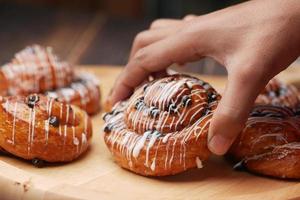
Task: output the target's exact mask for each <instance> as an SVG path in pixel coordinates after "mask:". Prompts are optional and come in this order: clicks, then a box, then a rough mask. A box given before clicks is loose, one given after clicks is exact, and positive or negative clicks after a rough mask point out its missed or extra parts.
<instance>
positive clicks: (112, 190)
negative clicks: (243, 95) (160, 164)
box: [0, 67, 300, 200]
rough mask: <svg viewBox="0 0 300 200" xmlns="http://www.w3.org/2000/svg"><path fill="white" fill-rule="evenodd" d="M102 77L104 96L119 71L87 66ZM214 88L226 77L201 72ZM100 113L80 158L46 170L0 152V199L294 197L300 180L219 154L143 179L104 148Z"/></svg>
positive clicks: (299, 189)
mask: <svg viewBox="0 0 300 200" xmlns="http://www.w3.org/2000/svg"><path fill="white" fill-rule="evenodd" d="M84 69H85V70H87V71H90V72H93V73H94V74H96V75H97V76H98V77H99V78H100V80H101V90H102V94H103V96H104V98H105V97H106V95H107V94H108V92H109V90H110V88H111V87H112V85H113V83H114V80H115V78H116V77H117V75H118V73H119V72H120V70H121V69H120V68H117V67H98V68H96V67H85V68H84ZM201 78H203V79H204V80H206V81H208V82H210V83H211V84H212V85H213V86H215V87H216V88H217V89H221V88H222V87H224V84H225V81H226V78H224V77H213V76H201ZM102 125H103V122H102V119H101V113H100V114H98V115H97V116H95V117H94V118H93V126H94V136H93V140H92V145H91V148H90V150H89V151H88V152H87V153H86V154H85V155H84V156H82V157H81V158H80V159H79V160H77V161H75V162H72V163H69V164H65V165H54V166H48V167H45V168H35V167H33V166H32V165H31V164H30V163H28V162H25V161H23V160H20V159H16V158H13V157H10V156H5V155H1V156H0V199H1V200H6V199H12V200H17V199H24V200H27V199H28V200H32V199H46V200H60V199H70V200H74V199H88V200H90V199H92V200H93V199H101V200H105V199H173V200H176V199H254V198H255V199H262V198H264V199H294V198H296V197H300V184H299V183H298V182H295V181H294V182H293V181H282V180H276V179H270V178H266V177H259V176H255V175H253V174H249V173H247V172H237V171H233V170H232V168H231V165H230V164H229V163H228V162H227V161H226V160H224V159H223V158H220V157H213V158H212V159H211V160H210V161H209V162H206V163H204V164H205V166H204V168H203V169H195V170H191V171H188V172H186V173H182V174H179V175H176V176H169V177H163V178H147V177H142V176H139V175H136V174H133V173H131V172H129V171H126V170H123V169H121V168H120V167H119V166H118V165H116V164H115V163H114V162H113V160H112V157H111V155H110V153H109V151H108V150H107V148H106V146H105V144H104V142H103V137H102V136H103V135H102Z"/></svg>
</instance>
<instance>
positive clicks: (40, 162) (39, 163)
mask: <svg viewBox="0 0 300 200" xmlns="http://www.w3.org/2000/svg"><path fill="white" fill-rule="evenodd" d="M31 163H32V164H33V165H34V166H35V167H37V168H42V167H44V166H45V162H44V161H43V160H40V159H38V158H34V159H32V160H31Z"/></svg>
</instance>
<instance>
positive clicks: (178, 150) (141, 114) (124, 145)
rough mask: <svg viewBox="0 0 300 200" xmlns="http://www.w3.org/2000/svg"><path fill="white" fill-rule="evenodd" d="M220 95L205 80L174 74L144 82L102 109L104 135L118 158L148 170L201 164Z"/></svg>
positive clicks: (157, 173) (138, 170)
mask: <svg viewBox="0 0 300 200" xmlns="http://www.w3.org/2000/svg"><path fill="white" fill-rule="evenodd" d="M219 99H220V95H219V94H218V93H217V92H216V91H215V90H214V89H213V88H212V87H211V86H210V85H209V84H208V83H206V82H203V81H201V80H199V79H197V78H194V77H190V76H186V75H172V76H168V77H166V78H162V79H159V80H154V81H152V82H150V83H146V84H145V85H143V86H141V87H140V88H139V89H137V90H136V91H135V92H134V94H133V95H132V97H131V98H130V99H129V100H128V101H123V102H120V103H118V104H116V105H115V106H114V108H113V109H112V111H111V112H110V113H107V114H106V115H104V120H105V122H106V123H105V128H104V132H105V134H104V140H105V143H106V145H107V147H108V148H109V150H110V151H111V153H112V154H113V156H114V158H115V160H116V162H117V163H118V164H119V165H120V166H121V167H123V168H126V169H128V170H130V171H133V172H135V173H138V174H141V175H145V176H165V175H172V174H177V173H180V172H183V171H186V170H188V169H190V168H195V167H198V168H201V167H202V162H203V161H205V160H207V158H208V157H209V155H210V152H209V150H208V148H207V132H208V127H209V123H210V120H211V117H212V114H213V111H214V110H215V108H216V106H217V102H218V100H219Z"/></svg>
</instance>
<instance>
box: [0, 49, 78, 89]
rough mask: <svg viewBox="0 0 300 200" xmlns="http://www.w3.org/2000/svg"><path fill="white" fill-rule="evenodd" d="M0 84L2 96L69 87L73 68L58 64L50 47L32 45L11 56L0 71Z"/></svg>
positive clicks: (62, 63)
mask: <svg viewBox="0 0 300 200" xmlns="http://www.w3.org/2000/svg"><path fill="white" fill-rule="evenodd" d="M0 74H1V75H0V77H1V78H2V79H1V82H4V83H5V82H6V85H7V88H6V89H7V90H4V91H2V94H5V93H6V95H28V94H30V93H42V92H45V91H47V90H53V89H56V88H60V87H64V86H67V85H69V84H70V83H71V82H72V80H73V69H72V68H71V66H70V65H69V64H67V63H65V62H62V61H60V60H59V59H58V58H57V57H56V56H55V55H54V54H53V53H52V49H51V48H49V47H48V48H42V47H41V46H38V45H33V46H30V47H27V48H25V49H24V50H22V51H20V52H19V53H17V54H16V55H15V57H14V58H13V60H12V62H10V63H7V64H5V65H3V66H2V67H1V69H0Z"/></svg>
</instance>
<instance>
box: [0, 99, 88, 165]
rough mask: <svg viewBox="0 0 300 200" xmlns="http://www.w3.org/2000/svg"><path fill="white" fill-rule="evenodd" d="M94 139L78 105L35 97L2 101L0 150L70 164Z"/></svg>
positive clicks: (27, 157) (25, 157) (0, 103)
mask: <svg viewBox="0 0 300 200" xmlns="http://www.w3.org/2000/svg"><path fill="white" fill-rule="evenodd" d="M91 136H92V125H91V120H90V118H89V117H88V115H87V114H86V113H85V112H84V111H82V110H80V109H78V108H77V107H75V106H71V105H69V104H66V103H61V102H58V101H56V100H55V99H53V98H49V97H45V96H43V95H37V94H32V95H29V96H27V97H20V96H14V97H13V96H10V97H1V98H0V148H1V149H3V150H4V151H6V152H8V153H10V154H12V155H15V156H17V157H21V158H23V159H26V160H35V161H36V160H37V159H38V160H44V161H47V162H68V161H72V160H74V159H76V158H77V157H79V156H80V155H81V154H82V153H84V152H85V151H86V150H87V148H88V146H89V142H90V139H91Z"/></svg>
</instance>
